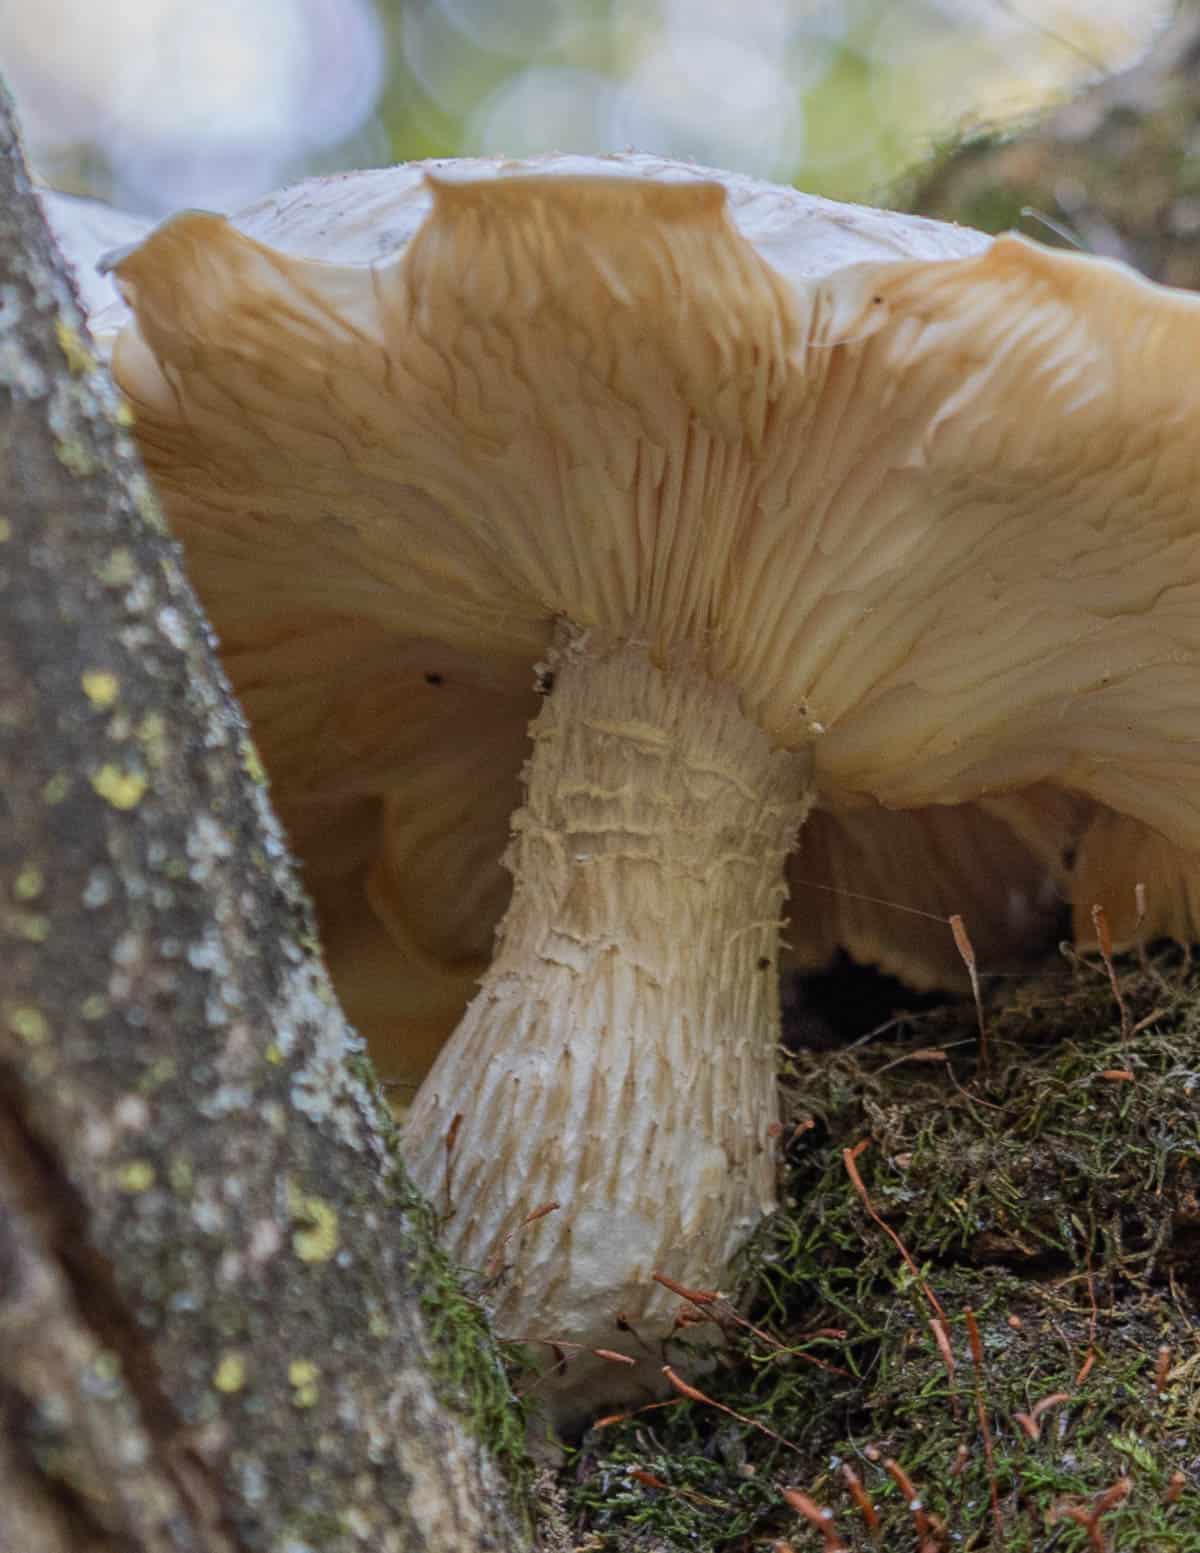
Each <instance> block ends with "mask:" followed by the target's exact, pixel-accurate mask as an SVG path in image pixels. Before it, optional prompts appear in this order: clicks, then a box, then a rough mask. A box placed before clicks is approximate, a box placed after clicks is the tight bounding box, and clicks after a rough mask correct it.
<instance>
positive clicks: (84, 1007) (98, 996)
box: [79, 992, 108, 1024]
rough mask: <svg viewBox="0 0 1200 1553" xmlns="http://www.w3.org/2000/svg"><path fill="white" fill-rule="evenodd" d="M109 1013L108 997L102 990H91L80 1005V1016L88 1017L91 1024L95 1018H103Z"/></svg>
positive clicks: (82, 1017)
mask: <svg viewBox="0 0 1200 1553" xmlns="http://www.w3.org/2000/svg"><path fill="white" fill-rule="evenodd" d="M107 1013H108V999H107V998H106V997H105V996H104V994H103V993H101V992H89V993H88V995H87V997H86V998H84V1000H83V1002H82V1003H81V1004H80V1005H79V1017H80V1018H81V1019H86V1020H87V1021H88V1023H89V1024H91V1023H92V1022H93V1021H94V1020H97V1019H103V1018H104V1016H105V1014H107Z"/></svg>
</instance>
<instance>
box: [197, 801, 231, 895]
mask: <svg viewBox="0 0 1200 1553" xmlns="http://www.w3.org/2000/svg"><path fill="white" fill-rule="evenodd" d="M186 849H187V855H188V858H189V860H190V864H191V866H190V867H189V869H188V873H189V876H190V877H191V879H192V880H193V881H194V882H195V883H196V884H207V883H208V881H209V880H210V879H211V877H212V875H213V872H214V870H215V869H216V868H217V867H218V866H219V865H220V864H221V863H223V862H224V861H225V860H226V859H227V858H229V857H232V856H233V842H232V840H231V839H230V837H229V835H228V833H227V832H226V830H225V829H224V828H223V827H222V826H221V825H219V824H218V823H217V821H216V820H214V819H213V817H212V815H210V814H201V815H198V816H197V817H196V819H195V820H194V821H193V822H192V825H191V827H190V829H189V830H188V834H187V842H186Z"/></svg>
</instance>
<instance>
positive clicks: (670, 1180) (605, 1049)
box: [407, 638, 811, 1392]
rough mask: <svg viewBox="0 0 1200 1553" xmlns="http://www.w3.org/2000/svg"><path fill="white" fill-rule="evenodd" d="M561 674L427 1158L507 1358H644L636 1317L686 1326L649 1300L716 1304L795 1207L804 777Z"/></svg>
mask: <svg viewBox="0 0 1200 1553" xmlns="http://www.w3.org/2000/svg"><path fill="white" fill-rule="evenodd" d="M554 660H555V661H554V663H553V670H554V675H555V680H554V688H553V692H552V694H551V695H550V696H549V697H548V698H547V701H546V703H545V706H544V708H543V710H542V712H541V714H540V715H539V716H538V718H537V719H536V721H535V722H534V724H533V728H532V737H533V753H532V756H531V758H530V760H529V763H528V766H527V768H526V773H525V777H526V801H525V805H524V807H523V808H522V809H521V810H520V811H519V813H518V814H517V815H516V816H515V818H514V821H513V829H514V835H513V840H512V843H511V846H510V849H509V853H508V857H507V859H506V861H507V864H508V866H509V868H510V869H511V871H512V874H513V878H514V881H515V883H514V893H513V899H512V905H511V906H510V908H509V911H508V914H507V916H506V917H505V919H504V923H503V926H502V928H501V930H500V935H499V942H498V946H497V952H496V956H495V959H494V961H493V963H492V966H491V968H490V970H489V971H488V972H487V975H486V976H485V978H484V980H483V983H482V986H481V990H480V992H479V994H478V996H477V997H476V998H475V1000H474V1002H473V1003H472V1004H471V1006H470V1008H469V1009H468V1010H467V1013H466V1014H465V1016H464V1017H463V1020H462V1023H461V1024H460V1025H459V1027H458V1029H457V1030H456V1032H455V1033H454V1035H453V1036H452V1037H451V1039H450V1041H449V1042H448V1044H447V1046H446V1047H445V1049H444V1050H443V1052H442V1054H441V1056H440V1057H439V1059H438V1062H437V1064H436V1065H435V1067H434V1069H433V1071H432V1072H431V1073H430V1075H429V1077H428V1078H427V1079H426V1081H425V1083H424V1085H423V1087H422V1089H421V1091H420V1093H419V1094H418V1096H417V1099H416V1101H415V1104H414V1107H413V1111H412V1113H411V1116H410V1120H409V1123H408V1132H407V1156H408V1162H409V1166H410V1169H411V1172H412V1174H413V1177H414V1178H415V1180H416V1182H417V1184H418V1185H419V1186H420V1187H421V1188H422V1189H423V1190H424V1191H425V1192H426V1193H427V1194H428V1196H429V1197H430V1198H431V1200H432V1201H433V1203H434V1205H435V1207H436V1208H437V1209H438V1211H439V1212H441V1213H443V1214H444V1215H445V1218H446V1223H445V1231H444V1234H445V1240H446V1243H447V1245H448V1247H449V1249H450V1251H451V1253H452V1255H454V1256H455V1257H456V1258H457V1259H458V1260H459V1261H460V1262H462V1263H464V1264H466V1265H468V1266H471V1267H474V1268H478V1269H485V1270H487V1271H488V1272H489V1273H493V1274H495V1284H494V1289H493V1294H492V1301H493V1309H494V1315H495V1321H496V1328H497V1331H498V1332H499V1333H500V1334H501V1335H503V1336H510V1335H511V1336H520V1337H526V1338H550V1339H559V1340H565V1341H569V1342H575V1343H584V1344H588V1345H594V1346H600V1347H607V1348H629V1346H630V1343H629V1339H628V1338H624V1339H623V1338H622V1333H621V1331H620V1329H619V1328H618V1325H617V1317H618V1314H623V1315H624V1316H625V1317H626V1318H627V1320H628V1321H629V1322H631V1323H632V1324H633V1325H634V1326H635V1327H636V1328H637V1330H638V1332H639V1334H640V1335H641V1336H642V1337H643V1338H646V1339H653V1338H658V1337H661V1336H663V1335H665V1334H666V1333H667V1332H668V1331H669V1329H670V1326H671V1320H672V1316H673V1313H674V1311H675V1310H676V1309H677V1308H678V1305H679V1301H678V1298H677V1297H675V1296H672V1295H671V1294H669V1293H668V1292H667V1291H666V1290H664V1289H663V1288H661V1287H660V1286H659V1285H657V1284H656V1283H655V1282H654V1281H653V1279H652V1277H651V1274H652V1273H654V1272H655V1271H662V1272H664V1273H667V1274H669V1275H670V1276H671V1277H672V1278H675V1279H677V1280H678V1281H680V1282H682V1283H685V1284H689V1285H703V1286H710V1287H711V1286H713V1285H714V1284H717V1283H719V1281H720V1279H721V1277H722V1274H723V1271H724V1269H725V1266H726V1264H727V1263H728V1261H729V1259H730V1257H731V1256H732V1255H733V1253H734V1252H735V1251H736V1250H737V1249H738V1247H739V1246H740V1245H741V1244H742V1242H743V1241H744V1240H745V1239H746V1237H747V1236H748V1235H749V1233H750V1231H751V1230H752V1229H753V1228H754V1227H755V1225H756V1224H757V1223H758V1222H759V1221H760V1220H761V1218H762V1217H763V1215H764V1214H765V1213H767V1212H768V1211H769V1210H770V1208H771V1207H772V1205H773V1202H774V1173H775V1170H774V1147H773V1135H774V1131H775V1129H774V1128H773V1126H772V1124H773V1123H774V1122H775V1120H776V1116H777V1110H776V1097H775V1065H774V1048H775V1042H776V1039H777V1034H778V1024H779V1008H778V967H777V955H778V943H779V925H780V914H781V911H782V908H783V903H784V899H785V894H786V888H785V884H784V866H783V865H784V859H785V857H786V856H787V853H788V852H789V851H790V850H791V848H792V846H793V844H794V842H795V838H796V832H797V830H798V829H799V826H800V825H801V823H802V821H803V819H804V816H805V814H806V813H807V810H808V808H809V806H810V803H811V792H810V780H809V764H808V760H807V758H806V756H805V755H803V754H793V753H788V752H783V751H778V750H774V749H772V747H771V744H770V742H769V740H768V739H767V738H766V736H765V735H764V734H763V733H762V732H761V731H760V730H759V729H758V728H757V727H755V726H754V725H753V724H751V723H750V722H749V721H748V720H747V719H746V718H745V717H744V716H743V715H742V713H741V710H740V708H739V704H738V699H737V696H736V694H735V693H734V692H733V691H732V690H730V689H729V688H727V687H723V686H718V685H714V684H713V683H712V681H711V680H708V679H707V678H705V677H704V676H703V675H702V674H701V673H699V672H696V671H693V670H690V669H688V668H687V667H683V666H680V667H672V668H671V669H669V670H663V669H661V668H659V667H656V666H655V665H654V664H653V663H652V662H651V660H650V657H649V656H648V654H647V652H646V651H645V650H644V649H643V648H640V647H636V646H629V645H623V646H619V647H604V646H599V647H598V646H595V645H593V644H592V643H591V642H590V640H589V639H588V638H580V639H579V640H577V641H576V642H574V643H572V644H571V645H569V646H567V647H564V648H562V649H560V650H559V651H557V652H556V653H555V655H554ZM549 1202H557V1203H559V1204H560V1206H559V1207H558V1208H557V1209H556V1210H555V1211H554V1212H553V1213H550V1214H547V1215H545V1216H544V1217H541V1218H539V1219H538V1220H537V1221H536V1222H533V1223H531V1224H528V1225H527V1226H526V1227H524V1228H522V1227H521V1225H522V1221H523V1220H524V1219H525V1218H526V1217H527V1216H528V1215H529V1214H531V1213H533V1212H534V1211H535V1210H536V1209H538V1208H540V1207H542V1206H543V1205H545V1204H547V1203H549ZM501 1269H502V1270H501ZM631 1351H635V1350H631ZM586 1369H587V1365H586V1364H584V1365H583V1366H582V1367H581V1366H580V1364H579V1363H578V1361H576V1362H575V1364H573V1366H572V1370H573V1373H574V1376H575V1378H576V1379H577V1380H581V1379H582V1378H583V1371H585V1370H586ZM614 1372H616V1373H614ZM621 1376H622V1372H620V1371H619V1370H618V1367H616V1366H612V1365H609V1366H608V1367H607V1375H606V1379H607V1380H609V1381H611V1382H613V1384H611V1385H604V1384H603V1383H601V1389H603V1390H604V1391H606V1392H613V1391H617V1392H619V1391H620V1390H621V1389H622V1387H621ZM626 1389H628V1387H627V1388H626Z"/></svg>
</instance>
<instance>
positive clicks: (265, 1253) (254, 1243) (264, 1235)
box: [249, 1219, 283, 1265]
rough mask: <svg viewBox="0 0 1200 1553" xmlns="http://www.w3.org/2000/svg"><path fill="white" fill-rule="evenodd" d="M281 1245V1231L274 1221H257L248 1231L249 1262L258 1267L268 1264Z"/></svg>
mask: <svg viewBox="0 0 1200 1553" xmlns="http://www.w3.org/2000/svg"><path fill="white" fill-rule="evenodd" d="M282 1245H283V1231H282V1230H281V1229H280V1228H279V1225H278V1224H276V1222H275V1220H274V1219H257V1220H255V1222H254V1225H253V1226H252V1228H251V1230H250V1244H249V1254H250V1260H251V1261H252V1262H254V1263H256V1264H258V1265H261V1264H262V1263H263V1262H269V1261H270V1260H271V1258H272V1257H273V1256H275V1255H277V1254H278V1251H279V1248H280V1246H282Z"/></svg>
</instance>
